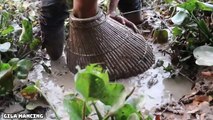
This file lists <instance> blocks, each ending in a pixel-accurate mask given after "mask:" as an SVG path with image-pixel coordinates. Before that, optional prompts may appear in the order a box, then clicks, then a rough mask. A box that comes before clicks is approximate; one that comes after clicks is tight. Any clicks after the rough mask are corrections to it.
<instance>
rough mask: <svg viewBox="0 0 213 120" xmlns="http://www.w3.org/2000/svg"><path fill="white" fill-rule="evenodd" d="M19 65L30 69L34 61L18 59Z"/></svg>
mask: <svg viewBox="0 0 213 120" xmlns="http://www.w3.org/2000/svg"><path fill="white" fill-rule="evenodd" d="M17 67H19V68H21V69H25V70H27V71H29V70H31V69H32V67H33V63H32V62H31V61H30V60H27V59H22V60H20V61H18V63H17Z"/></svg>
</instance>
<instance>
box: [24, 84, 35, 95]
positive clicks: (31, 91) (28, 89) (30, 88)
mask: <svg viewBox="0 0 213 120" xmlns="http://www.w3.org/2000/svg"><path fill="white" fill-rule="evenodd" d="M21 93H26V94H37V93H38V90H37V89H36V87H35V85H29V86H27V87H25V88H24V89H23V90H21Z"/></svg>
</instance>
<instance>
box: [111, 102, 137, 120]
mask: <svg viewBox="0 0 213 120" xmlns="http://www.w3.org/2000/svg"><path fill="white" fill-rule="evenodd" d="M134 113H135V114H134ZM132 115H134V116H135V115H137V116H138V117H137V118H139V119H140V120H141V115H140V114H139V113H138V112H137V110H136V109H135V108H134V107H132V106H131V105H129V104H125V105H124V106H123V107H122V108H120V109H119V110H118V111H117V112H116V113H115V119H116V120H128V118H129V119H130V118H131V117H133V116H132Z"/></svg>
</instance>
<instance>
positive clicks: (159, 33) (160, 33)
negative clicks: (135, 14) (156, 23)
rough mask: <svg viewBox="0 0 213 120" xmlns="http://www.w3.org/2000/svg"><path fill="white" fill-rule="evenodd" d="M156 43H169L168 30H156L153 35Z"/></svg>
mask: <svg viewBox="0 0 213 120" xmlns="http://www.w3.org/2000/svg"><path fill="white" fill-rule="evenodd" d="M153 37H154V40H155V43H160V44H164V43H166V42H168V32H167V30H164V29H162V30H155V31H154V34H153Z"/></svg>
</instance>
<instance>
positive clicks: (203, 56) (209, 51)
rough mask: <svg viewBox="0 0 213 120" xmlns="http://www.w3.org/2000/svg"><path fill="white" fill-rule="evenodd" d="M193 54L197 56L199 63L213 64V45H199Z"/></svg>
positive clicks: (197, 62) (204, 64)
mask: <svg viewBox="0 0 213 120" xmlns="http://www.w3.org/2000/svg"><path fill="white" fill-rule="evenodd" d="M193 55H194V57H195V58H196V64H197V65H201V66H213V60H212V58H213V47H210V46H207V45H204V46H200V47H197V48H196V49H195V50H194V51H193Z"/></svg>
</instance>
